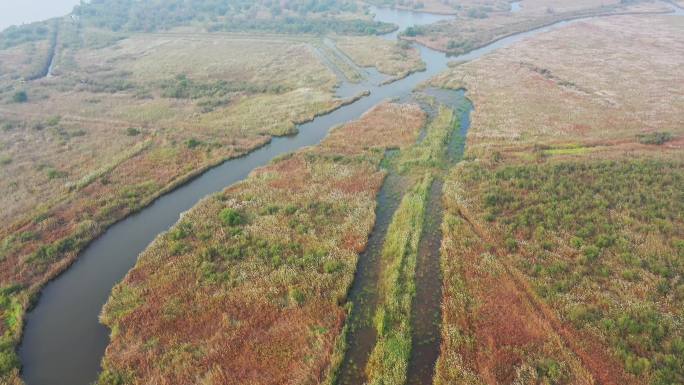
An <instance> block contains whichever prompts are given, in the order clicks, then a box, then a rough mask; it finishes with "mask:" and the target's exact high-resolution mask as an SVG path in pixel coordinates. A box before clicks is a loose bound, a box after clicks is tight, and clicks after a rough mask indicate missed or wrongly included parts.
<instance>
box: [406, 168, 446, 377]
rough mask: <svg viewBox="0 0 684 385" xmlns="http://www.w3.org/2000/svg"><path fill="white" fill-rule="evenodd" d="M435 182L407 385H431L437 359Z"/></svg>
mask: <svg viewBox="0 0 684 385" xmlns="http://www.w3.org/2000/svg"><path fill="white" fill-rule="evenodd" d="M443 184H444V183H443V182H442V180H441V179H440V178H436V179H435V180H434V181H433V182H432V186H431V187H430V195H429V196H428V203H427V210H426V212H425V223H424V224H423V233H422V234H421V237H420V243H419V244H418V258H417V260H416V294H415V297H414V299H413V307H412V308H411V325H412V326H413V329H412V332H413V335H412V345H413V346H412V349H411V359H410V360H409V367H408V374H407V380H406V382H407V384H409V385H428V384H431V383H432V377H433V372H434V368H435V362H437V357H438V356H439V337H440V328H439V325H440V320H441V318H442V317H441V311H440V310H441V308H440V307H441V303H442V274H441V268H440V261H439V259H440V258H439V256H440V254H439V250H440V246H441V244H442V231H441V226H442V212H443V208H442V185H443Z"/></svg>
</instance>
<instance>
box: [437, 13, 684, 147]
mask: <svg viewBox="0 0 684 385" xmlns="http://www.w3.org/2000/svg"><path fill="white" fill-rule="evenodd" d="M683 32H684V20H683V19H682V18H677V17H669V16H616V17H610V18H604V19H598V20H592V21H582V22H577V23H575V24H572V25H570V26H567V27H564V28H562V29H559V30H556V31H552V32H549V33H544V34H542V35H539V36H536V37H535V38H532V39H529V40H526V41H523V42H521V43H518V44H516V45H514V46H512V47H510V48H507V49H502V50H500V51H497V52H495V53H492V54H490V55H487V56H485V57H483V58H481V59H479V60H476V61H473V62H470V63H467V64H464V65H460V66H457V67H455V68H453V69H451V70H450V71H449V72H448V73H445V74H444V75H443V76H441V77H439V79H438V80H436V81H435V83H437V84H442V85H446V86H449V87H454V88H457V87H465V88H467V89H468V95H469V97H470V98H471V99H472V100H473V102H474V104H475V106H476V109H475V111H474V112H473V115H472V118H473V126H472V128H471V130H470V131H469V134H468V151H469V152H470V153H473V154H478V155H480V156H481V155H482V154H483V152H484V151H491V146H492V145H494V146H500V147H511V146H512V147H516V146H519V145H527V144H533V143H537V142H539V143H541V142H544V143H547V144H553V143H554V142H561V143H563V142H565V143H567V142H577V141H580V142H588V143H593V144H597V142H598V143H601V142H603V141H605V142H606V143H608V142H611V143H614V144H621V145H622V144H625V142H631V143H632V144H633V145H635V146H637V147H639V146H640V145H638V143H636V135H637V134H639V133H643V132H649V131H669V132H672V133H673V134H675V135H681V134H682V133H684V131H683V130H684V125H683V124H682V123H683V122H684V114H683V113H682V111H684V91H683V90H682V88H681V87H678V84H679V82H678V77H679V74H680V73H682V71H684V61H683V60H682V58H684V44H683V43H682V41H681V39H680V38H679V36H681V34H682V33H683ZM670 146H672V145H670ZM675 148H676V146H675Z"/></svg>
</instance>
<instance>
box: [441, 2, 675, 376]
mask: <svg viewBox="0 0 684 385" xmlns="http://www.w3.org/2000/svg"><path fill="white" fill-rule="evenodd" d="M683 29H684V20H682V19H681V18H676V17H670V16H614V17H608V18H603V19H599V20H592V21H583V22H579V23H575V24H572V25H570V26H566V27H564V28H562V29H559V30H556V31H553V32H549V33H545V34H541V35H538V36H536V37H534V38H531V39H529V40H527V41H523V42H520V43H517V44H516V45H514V46H511V47H509V48H507V49H503V50H500V51H497V52H495V53H492V54H490V55H487V56H485V57H483V58H481V59H479V60H476V61H473V62H470V63H467V64H462V65H459V66H457V67H454V68H452V69H451V70H450V71H449V73H447V74H444V75H443V76H441V77H440V78H439V79H438V80H436V81H435V83H436V84H441V85H447V86H449V87H453V88H458V87H465V88H467V89H468V96H469V97H470V98H471V99H472V100H473V102H474V103H473V104H474V106H475V110H474V112H473V113H472V126H471V129H470V131H469V134H468V141H467V156H466V159H467V161H466V163H465V164H461V165H460V166H459V167H458V168H457V169H455V170H454V171H453V173H452V175H451V176H450V177H449V180H448V183H447V184H446V188H445V194H444V201H445V206H446V207H447V211H448V214H447V216H446V217H445V221H444V234H445V235H444V239H443V243H442V257H443V260H442V263H443V271H444V279H445V290H444V303H443V329H442V337H443V340H442V351H441V357H440V359H439V362H438V365H437V377H436V380H437V383H438V384H448V383H455V382H463V383H468V384H499V383H511V382H513V383H519V384H522V383H556V384H577V383H602V384H671V383H678V382H679V379H680V378H681V367H682V366H681V364H682V360H681V348H682V346H684V345H682V336H681V330H682V328H681V306H680V305H679V303H680V301H682V298H684V297H683V296H682V293H684V292H683V291H682V290H683V289H682V287H681V285H680V284H674V283H672V282H675V281H677V282H679V281H678V278H677V279H675V280H674V281H672V280H671V279H672V278H673V277H679V276H680V275H681V272H682V270H681V264H680V263H678V262H674V263H671V262H670V261H674V260H676V259H677V257H676V256H677V255H680V254H681V250H682V249H681V241H680V239H681V234H682V220H681V215H679V214H678V213H679V212H681V208H680V206H681V202H680V200H678V198H677V196H678V195H681V194H680V193H679V191H681V185H682V163H681V162H682V159H683V158H682V151H683V149H684V140H683V139H682V134H683V133H684V126H683V125H682V123H683V122H684V112H683V111H684V91H683V90H682V89H681V87H678V84H679V83H681V82H679V81H678V77H679V73H681V72H682V71H683V70H684V68H683V66H684V61H683V60H682V58H684V45H683V44H682V42H681V40H680V39H679V38H678V36H681V35H682V32H683V31H682V30H683ZM649 132H651V133H652V132H668V133H670V134H672V139H671V140H670V141H668V142H665V143H664V144H662V145H655V144H644V143H640V141H639V139H638V137H637V135H640V134H644V133H649ZM665 266H666V267H665ZM463 309H466V310H465V311H464V310H463Z"/></svg>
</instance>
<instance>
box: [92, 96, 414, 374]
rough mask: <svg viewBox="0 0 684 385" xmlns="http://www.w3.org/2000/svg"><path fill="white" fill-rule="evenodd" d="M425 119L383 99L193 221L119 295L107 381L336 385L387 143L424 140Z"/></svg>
mask: <svg viewBox="0 0 684 385" xmlns="http://www.w3.org/2000/svg"><path fill="white" fill-rule="evenodd" d="M424 120H425V115H424V113H423V112H422V111H421V110H420V108H418V107H417V106H415V105H396V104H382V105H380V106H377V107H375V108H374V109H372V110H371V111H369V112H368V113H366V114H365V115H364V116H363V117H362V118H361V119H360V120H358V121H356V122H352V123H350V124H347V125H344V126H341V127H340V128H337V129H335V130H334V131H333V132H332V133H331V134H330V135H329V136H328V138H326V139H325V140H324V142H323V143H322V144H321V145H319V146H316V147H312V148H309V149H305V150H302V151H299V152H297V153H295V154H292V155H288V156H285V157H283V158H281V159H278V160H276V161H274V162H273V163H272V164H270V165H268V166H266V167H263V168H260V169H258V170H256V171H255V172H253V173H252V175H251V176H250V177H249V178H248V179H247V180H245V181H243V182H241V183H238V184H236V185H234V186H232V187H229V188H228V189H226V190H225V191H224V192H223V193H220V194H216V195H214V196H211V197H209V198H207V199H205V200H203V201H202V202H201V203H200V204H198V205H197V206H196V207H195V208H193V209H192V210H191V211H189V212H188V213H186V214H185V215H184V216H183V218H182V219H181V221H180V222H179V223H178V224H177V225H176V226H174V228H173V229H171V230H170V231H169V232H168V233H166V234H164V235H162V236H160V237H159V238H157V240H156V241H155V242H154V243H153V244H152V245H151V246H150V247H149V248H148V249H147V250H146V251H145V252H144V253H143V254H142V255H141V257H140V258H139V260H138V262H137V264H136V266H135V267H134V268H133V269H132V270H131V271H130V272H129V274H128V275H127V276H126V278H125V279H124V281H123V282H122V283H121V284H119V285H118V286H117V287H116V288H115V289H114V292H113V295H112V297H111V298H110V300H109V301H108V304H107V305H106V307H105V310H104V313H103V318H102V319H103V321H104V322H105V323H106V324H107V325H108V326H110V327H111V328H112V342H111V344H110V346H109V348H108V349H107V353H106V356H105V361H104V366H105V369H106V370H105V372H104V374H103V375H102V377H101V382H102V383H107V384H108V383H111V382H107V381H111V380H112V379H121V380H124V381H125V383H129V384H149V383H155V382H159V383H187V382H193V381H196V380H197V379H202V381H204V383H206V384H245V383H250V384H282V383H288V384H295V383H319V382H321V381H323V379H324V378H325V377H326V376H327V372H328V371H329V370H330V365H331V362H330V360H331V355H332V354H333V351H334V346H335V345H336V343H337V341H338V339H339V338H342V336H341V335H340V332H341V330H342V326H343V323H344V319H345V315H346V311H345V309H344V308H343V307H342V306H341V304H342V303H343V301H344V298H345V296H346V292H347V290H348V288H349V286H350V284H351V281H352V279H353V276H354V271H355V265H356V259H357V257H358V253H359V252H360V251H361V250H363V248H364V245H365V242H366V239H367V237H368V234H369V232H370V230H371V228H372V224H373V218H374V215H373V210H374V207H375V195H376V193H377V191H378V189H379V188H380V185H381V184H382V180H383V177H384V172H383V171H381V170H380V169H379V168H378V166H379V163H380V161H381V159H382V157H383V152H384V149H386V148H390V147H405V146H407V145H409V144H411V143H413V142H414V141H415V140H416V138H417V135H418V131H419V130H420V128H421V127H422V125H423V123H424ZM231 215H232V216H233V219H230V218H231ZM114 383H116V382H114Z"/></svg>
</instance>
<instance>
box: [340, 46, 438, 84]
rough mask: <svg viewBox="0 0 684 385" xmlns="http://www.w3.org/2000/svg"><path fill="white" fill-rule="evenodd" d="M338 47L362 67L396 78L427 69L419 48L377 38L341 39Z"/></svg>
mask: <svg viewBox="0 0 684 385" xmlns="http://www.w3.org/2000/svg"><path fill="white" fill-rule="evenodd" d="M336 44H337V47H338V48H339V49H340V50H342V51H343V52H344V53H345V54H346V55H348V56H349V57H350V58H351V59H352V60H353V61H354V62H355V63H356V64H358V65H360V66H362V67H375V68H377V69H378V71H380V72H382V73H384V74H386V75H392V76H395V77H404V76H407V75H408V74H410V73H411V72H415V71H420V70H422V69H425V63H423V61H422V60H421V58H420V52H418V49H417V48H413V47H409V46H403V45H402V44H400V43H397V42H393V41H389V40H386V39H383V38H380V37H376V36H362V37H357V36H354V37H351V36H350V37H339V38H337V39H336Z"/></svg>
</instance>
